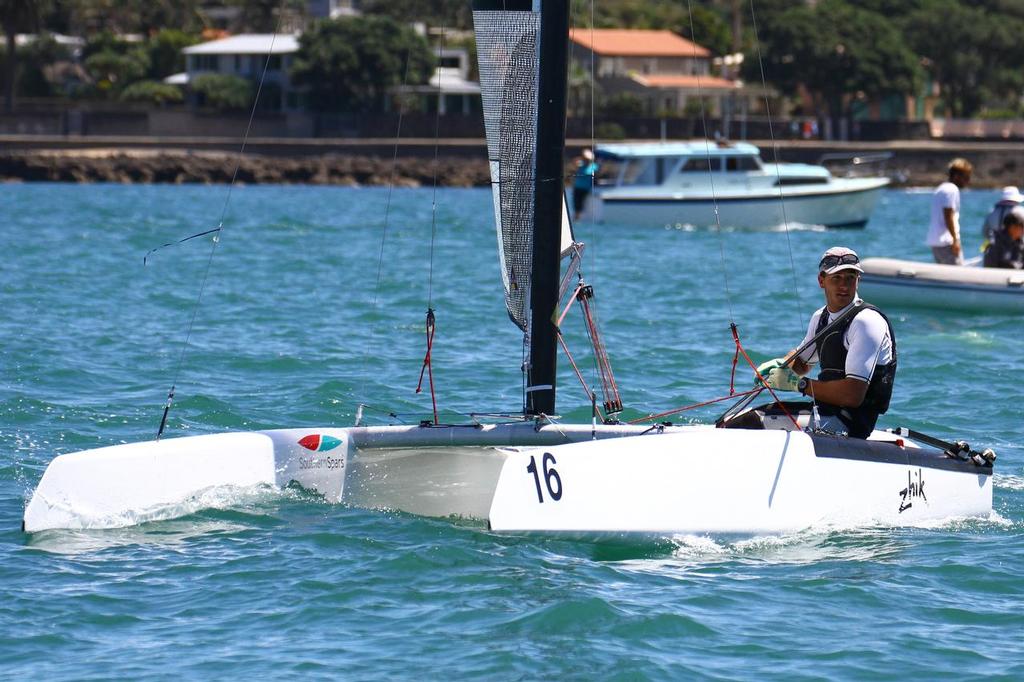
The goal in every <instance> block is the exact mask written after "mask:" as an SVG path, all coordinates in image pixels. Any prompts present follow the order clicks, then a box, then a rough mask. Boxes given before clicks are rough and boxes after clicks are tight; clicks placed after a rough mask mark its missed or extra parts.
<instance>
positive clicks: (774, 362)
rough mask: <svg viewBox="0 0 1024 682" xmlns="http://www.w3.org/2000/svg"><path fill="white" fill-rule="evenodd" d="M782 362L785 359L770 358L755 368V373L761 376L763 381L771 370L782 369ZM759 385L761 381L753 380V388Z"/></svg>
mask: <svg viewBox="0 0 1024 682" xmlns="http://www.w3.org/2000/svg"><path fill="white" fill-rule="evenodd" d="M784 360H785V358H772V359H771V360H767V361H765V362H762V363H761V364H760V365H758V366H757V373H758V375H759V376H761V377H764V378H765V379H767V378H768V374H769V372H771V371H772V370H773V369H778V368H780V367H782V362H783V361H784ZM760 385H761V380H760V379H756V378H755V379H754V386H755V387H757V386H760Z"/></svg>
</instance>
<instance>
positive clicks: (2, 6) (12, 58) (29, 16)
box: [0, 0, 48, 112]
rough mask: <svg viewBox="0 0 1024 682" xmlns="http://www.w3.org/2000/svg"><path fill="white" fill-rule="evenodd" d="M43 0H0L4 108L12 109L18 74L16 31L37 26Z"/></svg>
mask: <svg viewBox="0 0 1024 682" xmlns="http://www.w3.org/2000/svg"><path fill="white" fill-rule="evenodd" d="M47 4H48V3H47V2H45V1H44V0H0V23H3V26H4V49H5V58H4V67H5V68H4V110H5V111H8V112H10V111H13V110H14V92H15V81H16V80H17V75H18V50H17V46H16V40H15V38H16V37H17V35H18V33H21V32H29V31H35V30H38V28H39V17H40V14H41V12H42V11H43V10H44V9H45V8H46V6H47Z"/></svg>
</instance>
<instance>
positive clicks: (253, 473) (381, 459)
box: [24, 424, 992, 535]
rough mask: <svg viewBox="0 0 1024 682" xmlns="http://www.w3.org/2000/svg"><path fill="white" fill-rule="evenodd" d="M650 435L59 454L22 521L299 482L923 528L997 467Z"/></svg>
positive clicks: (78, 524) (516, 516) (287, 432)
mask: <svg viewBox="0 0 1024 682" xmlns="http://www.w3.org/2000/svg"><path fill="white" fill-rule="evenodd" d="M642 432H643V429H641V428H640V427H629V426H598V427H596V429H592V428H591V427H589V426H571V425H569V426H567V425H561V426H553V425H547V426H544V427H540V428H535V427H534V426H533V425H532V424H506V425H492V426H479V427H472V426H470V427H374V428H344V429H284V430H278V431H264V432H255V433H234V434H219V435H210V436H194V437H188V438H178V439H165V440H162V441H151V442H148V443H136V444H130V445H119V446H113V447H109V448H100V449H97V450H91V451H84V452H78V453H72V454H68V455H62V456H60V457H57V458H55V459H54V460H53V462H52V463H51V464H50V466H49V467H48V468H47V471H46V472H45V473H44V475H43V478H42V480H41V481H40V483H39V486H38V487H37V489H36V490H35V493H34V494H33V496H32V499H31V501H30V503H29V505H28V507H27V509H26V510H25V517H24V528H25V530H27V531H29V532H34V531H40V530H45V529H51V528H104V527H117V526H125V525H131V524H135V523H140V522H144V521H149V520H155V519H165V518H172V517H174V516H181V515H184V514H188V513H192V512H194V511H197V510H198V509H201V508H202V507H203V504H204V503H203V501H204V499H205V498H204V496H205V495H206V494H207V493H208V492H209V491H211V490H218V489H224V488H235V487H238V488H250V487H252V486H271V487H276V488H280V487H284V486H287V485H290V484H292V483H298V484H300V485H301V486H303V487H305V488H308V489H310V490H313V491H316V492H319V493H320V494H322V495H324V497H325V498H326V499H327V500H328V501H332V502H345V503H347V504H351V505H354V506H359V507H366V508H376V509H394V510H401V511H406V512H409V513H414V514H421V515H426V516H435V517H452V516H455V517H463V518H468V519H479V520H480V521H484V522H486V523H488V524H489V526H490V527H491V528H492V529H493V530H496V531H513V532H550V533H571V534H583V535H589V534H643V535H666V534H678V533H745V534H760V533H780V532H786V531H790V530H797V529H801V528H807V527H813V526H818V525H822V524H833V525H842V526H854V525H864V524H879V523H880V524H894V525H915V524H920V523H923V522H928V521H933V520H940V519H946V518H950V517H963V516H985V515H988V514H989V513H990V512H991V509H992V484H991V472H992V469H991V467H975V466H974V465H972V464H969V463H963V462H959V461H957V460H953V459H950V458H948V457H945V456H943V455H942V454H941V453H937V452H935V451H932V450H924V449H921V448H917V447H915V446H914V445H913V444H912V443H907V444H905V446H899V445H896V444H894V443H865V442H863V441H849V440H847V439H845V438H832V437H819V436H815V437H812V436H808V435H807V434H805V433H802V432H786V431H746V430H739V429H736V430H733V429H714V428H709V427H667V428H665V429H663V430H662V431H661V432H658V431H652V432H648V433H646V434H644V435H640V434H641V433H642ZM595 436H596V439H594V437H595ZM311 446H312V448H311ZM498 446H504V447H498Z"/></svg>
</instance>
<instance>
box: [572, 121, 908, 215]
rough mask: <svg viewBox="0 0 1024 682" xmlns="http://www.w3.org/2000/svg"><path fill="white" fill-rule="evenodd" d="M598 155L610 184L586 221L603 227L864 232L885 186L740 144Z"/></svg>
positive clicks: (656, 146) (639, 147) (604, 150)
mask: <svg viewBox="0 0 1024 682" xmlns="http://www.w3.org/2000/svg"><path fill="white" fill-rule="evenodd" d="M597 156H598V158H600V159H602V160H603V161H604V162H605V163H608V164H611V165H612V177H611V178H610V179H609V180H608V184H603V183H601V184H599V185H598V186H597V187H596V188H595V191H594V197H593V199H592V200H591V204H592V206H593V212H592V215H593V217H595V218H596V219H598V220H599V221H602V222H610V223H625V224H640V225H694V226H698V227H710V226H716V225H718V224H721V225H722V226H723V227H740V228H756V227H775V226H777V225H783V224H794V223H799V224H807V225H824V226H825V227H855V228H856V227H864V226H865V225H866V224H867V222H868V219H869V218H870V217H871V213H872V212H873V211H874V209H875V205H876V204H877V203H878V198H879V196H880V195H881V192H882V190H883V189H885V187H886V186H887V185H888V184H889V179H888V178H886V177H836V176H834V175H832V173H831V172H829V170H828V169H827V168H826V167H824V166H821V165H813V164H806V163H777V164H776V163H765V162H764V161H762V160H761V155H760V151H759V150H758V148H757V147H755V146H754V145H752V144H749V143H746V142H736V143H726V142H719V143H709V142H707V141H705V140H698V141H692V142H653V143H639V144H606V145H598V146H597ZM873 160H878V159H873ZM860 161H863V159H861V158H858V157H853V158H851V164H857V163H858V162H860ZM780 199H781V200H780ZM716 211H717V213H718V217H717V219H716V216H715V213H716Z"/></svg>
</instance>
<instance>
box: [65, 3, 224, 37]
mask: <svg viewBox="0 0 1024 682" xmlns="http://www.w3.org/2000/svg"><path fill="white" fill-rule="evenodd" d="M207 4H210V3H205V2H202V0H61V2H58V3H56V5H57V9H56V10H55V11H54V12H51V13H50V19H51V20H52V21H53V22H55V24H57V25H56V26H55V30H58V29H59V30H67V31H71V32H73V33H78V34H82V35H88V34H90V33H96V32H100V31H111V32H113V33H115V34H122V35H123V34H139V35H150V34H152V33H156V32H157V31H159V30H160V29H161V28H163V27H166V26H174V27H175V28H177V29H179V30H182V31H186V32H190V33H198V32H199V31H200V30H202V28H203V27H204V26H205V25H206V23H207V22H206V20H205V19H204V17H203V15H202V13H201V7H203V6H205V5H207Z"/></svg>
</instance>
